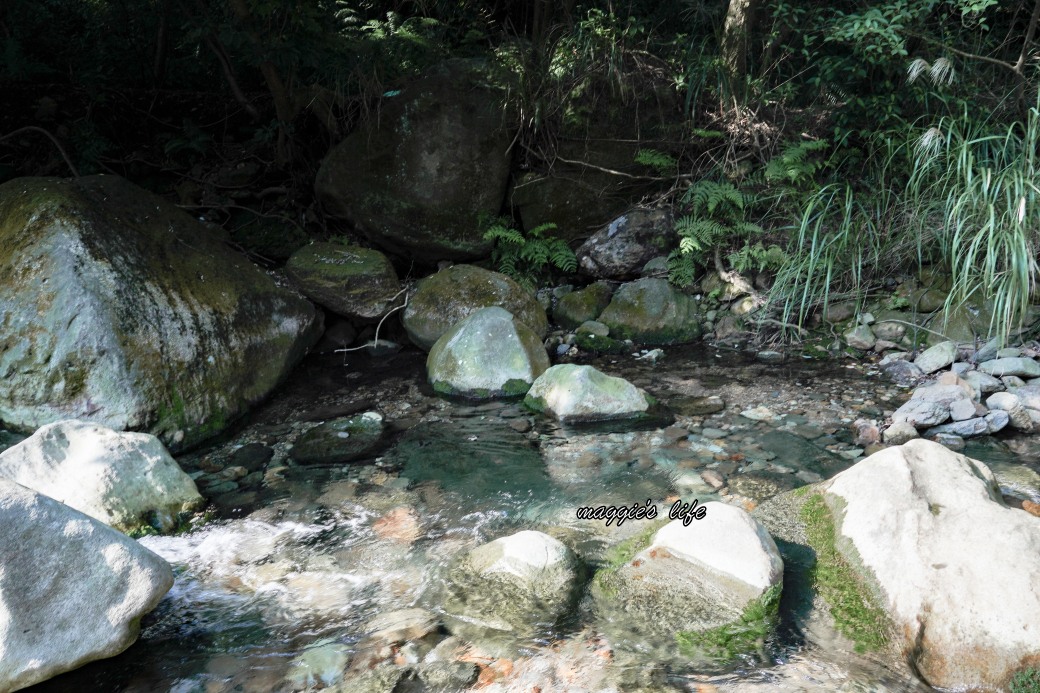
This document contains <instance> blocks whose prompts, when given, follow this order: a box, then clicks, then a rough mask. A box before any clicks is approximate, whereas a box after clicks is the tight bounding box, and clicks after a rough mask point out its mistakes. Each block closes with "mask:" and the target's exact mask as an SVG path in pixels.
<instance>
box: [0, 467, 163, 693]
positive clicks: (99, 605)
mask: <svg viewBox="0 0 1040 693" xmlns="http://www.w3.org/2000/svg"><path fill="white" fill-rule="evenodd" d="M0 527H3V531H2V532H0V556H3V567H2V571H0V690H4V691H13V690H18V689H20V688H24V687H26V686H31V685H32V684H34V683H38V682H40V681H45V680H47V679H49V678H51V677H53V676H56V675H58V674H60V673H62V672H65V671H70V670H72V669H75V668H77V667H80V666H82V665H84V664H86V663H87V662H92V661H94V660H96V659H103V658H105V657H112V656H114V655H117V654H119V653H120V652H122V651H123V650H125V649H126V648H127V647H129V646H130V645H131V644H132V643H133V642H134V640H136V639H137V634H138V629H139V623H140V620H141V617H142V616H143V615H145V614H146V613H148V612H149V611H151V610H152V609H154V608H155V606H156V604H158V603H159V600H160V599H162V597H163V595H164V594H166V592H168V591H169V589H170V587H172V586H173V571H172V570H171V569H170V566H169V564H167V563H166V561H164V560H163V559H161V558H159V557H158V556H156V555H155V554H154V553H152V552H151V551H149V550H147V549H146V548H144V547H143V546H141V545H140V544H138V543H137V542H136V541H134V540H133V539H130V538H129V537H127V536H126V535H124V534H122V533H120V532H117V531H116V530H114V529H111V528H110V527H107V526H106V525H104V524H102V523H101V522H98V521H97V520H94V519H91V518H89V517H87V516H86V515H84V514H82V513H80V512H78V511H76V510H73V509H72V508H69V507H68V506H66V505H63V504H62V503H60V502H58V501H56V500H54V499H52V498H48V497H46V496H42V495H40V494H38V493H34V492H33V491H30V490H29V489H27V488H25V487H23V486H20V485H18V484H16V483H14V482H13V481H8V480H7V479H0Z"/></svg>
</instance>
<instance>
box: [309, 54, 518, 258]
mask: <svg viewBox="0 0 1040 693" xmlns="http://www.w3.org/2000/svg"><path fill="white" fill-rule="evenodd" d="M487 70H488V68H487V66H486V65H484V64H483V63H480V62H474V61H463V60H453V61H448V62H446V63H444V64H443V65H441V66H440V67H438V68H436V69H434V70H432V71H431V72H430V73H428V74H427V75H426V76H424V77H423V78H421V79H419V80H417V81H415V82H413V83H412V84H409V85H406V86H405V87H404V88H403V89H401V90H400V92H399V93H396V94H394V95H392V96H389V95H388V96H387V97H386V98H385V99H384V100H383V102H382V104H381V105H380V112H379V115H378V117H373V118H371V119H369V120H368V121H367V122H366V123H365V124H364V125H363V126H362V127H360V128H359V129H358V130H357V131H355V132H354V133H352V134H351V135H349V136H347V137H346V138H345V139H344V140H343V141H342V142H341V143H340V144H338V145H337V146H336V147H335V148H334V149H333V150H332V151H330V152H329V154H328V156H326V158H325V160H324V161H323V162H322V165H321V168H320V170H319V171H318V174H317V177H316V179H315V183H314V185H315V191H316V193H317V196H318V198H319V199H320V200H321V202H322V204H323V205H324V207H325V209H326V210H327V211H328V212H329V213H330V214H332V215H334V216H338V217H343V218H345V219H348V220H349V221H350V222H351V223H352V224H353V225H354V226H355V227H356V228H357V229H358V230H359V231H361V232H362V233H364V234H365V235H366V236H367V237H368V238H369V240H371V241H372V242H373V243H376V244H378V245H380V246H382V247H384V248H387V249H389V250H392V251H395V252H404V253H407V254H409V255H411V256H412V257H414V258H416V259H418V260H420V261H424V262H427V263H429V264H432V263H433V262H435V261H437V260H439V259H444V258H450V259H463V258H473V257H479V256H481V255H485V254H486V253H487V252H488V251H489V250H490V247H491V246H490V243H489V242H488V241H485V240H484V238H483V234H484V231H485V228H484V227H485V226H486V220H487V219H488V218H491V217H494V216H495V215H497V214H498V212H499V210H500V209H501V207H502V202H503V200H504V198H505V192H506V185H507V182H508V178H509V167H510V143H511V142H512V139H513V134H512V132H511V131H510V125H511V123H510V120H509V117H508V114H507V112H506V111H505V109H503V107H502V104H503V100H504V91H501V90H499V89H497V88H495V87H493V86H491V85H490V84H489V83H488V79H487V77H488V75H487Z"/></svg>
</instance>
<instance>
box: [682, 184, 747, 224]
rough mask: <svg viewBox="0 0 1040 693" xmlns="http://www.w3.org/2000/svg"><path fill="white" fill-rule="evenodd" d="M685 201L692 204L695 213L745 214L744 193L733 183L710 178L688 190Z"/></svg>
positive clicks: (692, 210)
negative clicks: (717, 181) (718, 181)
mask: <svg viewBox="0 0 1040 693" xmlns="http://www.w3.org/2000/svg"><path fill="white" fill-rule="evenodd" d="M684 201H685V202H686V203H687V204H689V205H690V206H691V210H690V211H691V212H693V214H695V215H700V214H706V215H708V216H710V215H712V214H715V213H716V212H717V213H719V214H722V215H726V216H736V214H737V213H740V214H743V212H744V203H745V200H744V194H743V193H742V192H740V191H739V190H737V189H736V188H735V187H733V184H732V183H716V182H715V181H710V180H702V181H700V182H698V183H697V184H696V185H694V186H693V187H691V188H690V189H689V190H687V191H686V196H685V198H684Z"/></svg>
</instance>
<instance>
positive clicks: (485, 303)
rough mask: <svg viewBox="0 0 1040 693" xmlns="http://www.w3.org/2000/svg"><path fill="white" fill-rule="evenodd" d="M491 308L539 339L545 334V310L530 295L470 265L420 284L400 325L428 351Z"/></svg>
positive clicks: (504, 276)
mask: <svg viewBox="0 0 1040 693" xmlns="http://www.w3.org/2000/svg"><path fill="white" fill-rule="evenodd" d="M491 306H498V307H500V308H504V309H506V310H507V311H509V312H510V313H512V315H513V317H514V318H516V319H517V320H519V321H520V322H522V323H524V324H525V325H527V326H528V327H530V328H531V330H532V331H533V332H534V333H535V334H536V335H538V338H539V339H541V338H543V337H545V333H546V332H548V331H549V320H548V318H546V317H545V309H544V308H542V304H541V303H539V302H538V299H537V298H536V297H535V295H534V294H533V293H532V292H530V291H528V290H527V289H525V288H524V287H522V286H520V285H519V284H517V283H516V282H515V281H513V280H512V279H510V278H509V277H507V276H506V275H504V274H499V273H498V272H491V271H488V270H486V269H481V268H480V267H475V266H473V265H454V266H452V267H448V268H447V269H443V270H441V271H440V272H437V273H436V274H433V275H430V276H429V277H426V278H425V279H423V280H422V281H420V282H419V284H418V285H417V286H416V289H415V294H413V295H412V297H411V298H410V299H409V301H408V307H407V308H405V309H404V315H403V316H402V318H401V322H402V323H403V324H404V329H405V331H406V332H407V333H408V337H409V338H410V339H411V340H412V342H413V343H414V344H415V345H416V346H418V347H419V348H421V349H425V350H426V351H429V350H430V349H432V348H433V345H434V344H435V343H436V342H437V340H438V339H440V338H441V335H443V334H444V333H445V332H447V331H448V330H449V329H451V328H452V326H454V325H457V324H458V323H459V322H461V321H462V320H463V319H465V318H467V317H468V316H469V315H470V314H471V313H474V312H476V311H478V310H480V309H481V308H489V307H491Z"/></svg>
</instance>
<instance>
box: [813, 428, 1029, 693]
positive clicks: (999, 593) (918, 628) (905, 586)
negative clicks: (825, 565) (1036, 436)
mask: <svg viewBox="0 0 1040 693" xmlns="http://www.w3.org/2000/svg"><path fill="white" fill-rule="evenodd" d="M822 489H823V491H824V500H825V502H826V503H827V505H828V506H829V507H830V509H831V511H832V512H833V513H834V517H835V530H836V538H837V541H836V542H835V546H836V548H837V550H838V551H839V552H840V553H841V554H842V555H843V556H844V557H845V559H846V560H847V562H848V564H849V565H850V566H854V567H855V568H856V569H857V570H858V571H859V572H860V574H861V577H862V578H863V579H864V580H865V581H866V582H867V583H868V584H869V585H871V586H872V587H873V588H874V590H875V591H876V593H877V594H878V596H880V598H881V600H880V601H881V603H882V605H883V607H884V608H885V609H886V610H887V612H888V614H889V616H890V618H891V620H892V622H893V624H894V631H895V637H897V638H898V639H899V640H900V643H899V644H900V645H901V649H902V651H903V652H905V653H906V655H907V657H908V658H909V660H910V663H911V665H912V666H913V667H914V668H915V669H916V671H917V672H919V674H920V675H921V676H922V677H923V678H924V680H925V681H926V682H927V683H929V684H930V685H932V686H935V687H937V688H943V689H956V690H1006V687H1007V686H1008V683H1009V680H1010V678H1011V677H1012V675H1013V674H1014V673H1015V672H1016V671H1018V670H1019V669H1021V668H1024V667H1025V666H1027V665H1028V664H1029V663H1030V662H1037V661H1040V589H1037V586H1036V575H1037V574H1038V573H1040V518H1036V517H1033V516H1032V515H1029V514H1028V513H1026V512H1023V511H1021V510H1016V509H1012V508H1008V507H1007V506H1006V505H1004V502H1003V500H1002V499H1001V494H1000V489H999V488H998V486H997V483H996V481H995V479H994V477H993V474H992V473H991V472H990V470H989V469H988V468H987V467H986V465H984V464H982V463H981V462H978V461H976V460H972V459H969V458H967V457H964V456H963V455H959V454H957V453H954V452H951V451H950V450H947V449H946V448H944V447H943V446H942V445H939V444H937V443H933V442H930V441H927V440H913V441H910V442H909V443H906V444H905V445H902V446H899V447H892V448H887V449H885V450H882V451H880V452H877V453H875V454H873V455H871V456H870V457H868V458H867V459H865V460H863V461H862V462H859V463H858V464H856V465H855V466H853V467H851V468H850V469H847V470H846V471H844V472H842V473H840V474H838V475H837V476H835V477H834V478H833V479H831V480H830V481H828V482H825V483H824V484H823V485H822Z"/></svg>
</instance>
